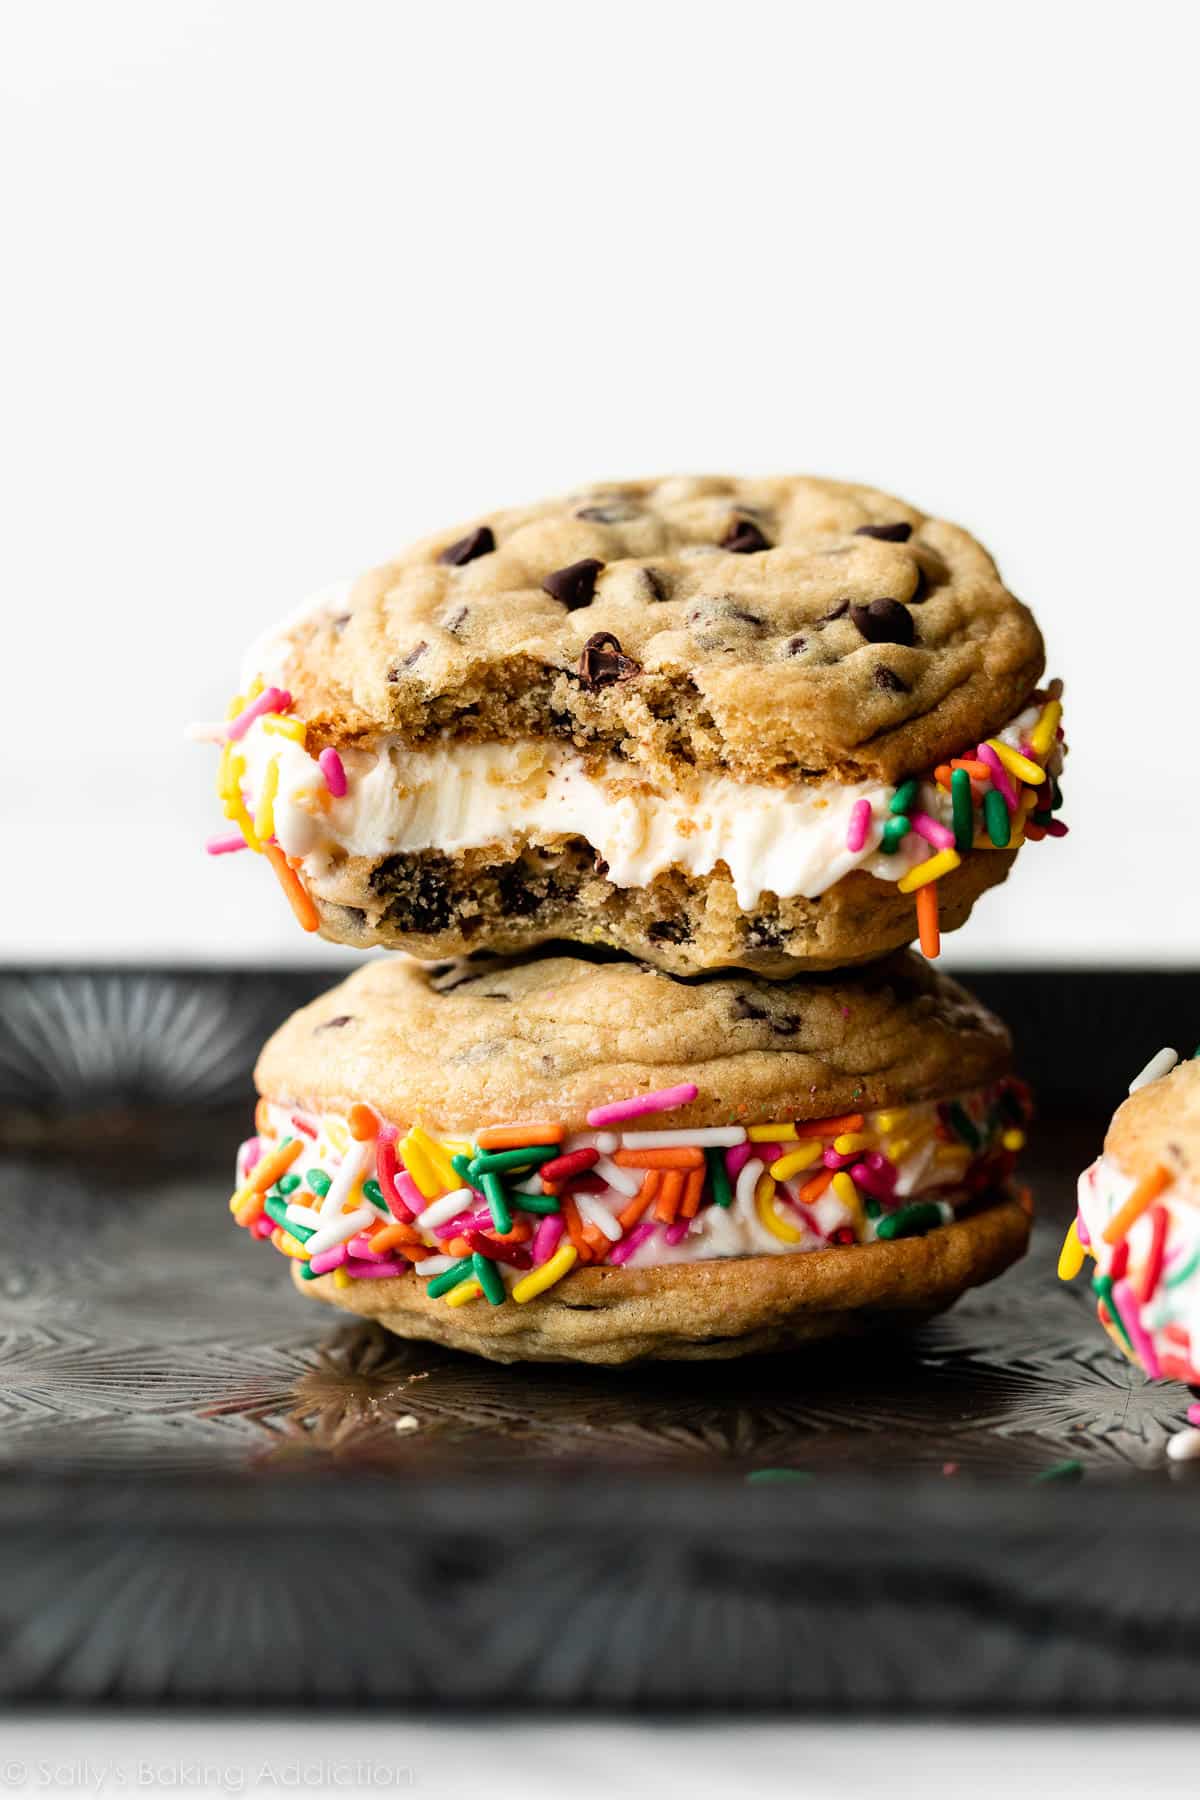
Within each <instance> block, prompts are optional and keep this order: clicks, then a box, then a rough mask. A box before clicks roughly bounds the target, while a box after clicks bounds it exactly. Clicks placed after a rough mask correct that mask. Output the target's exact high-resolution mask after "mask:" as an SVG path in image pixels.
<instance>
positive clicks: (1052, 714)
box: [1029, 700, 1062, 756]
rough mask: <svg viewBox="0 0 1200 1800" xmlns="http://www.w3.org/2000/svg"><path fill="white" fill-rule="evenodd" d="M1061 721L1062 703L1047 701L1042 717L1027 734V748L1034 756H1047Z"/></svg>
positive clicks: (1059, 701)
mask: <svg viewBox="0 0 1200 1800" xmlns="http://www.w3.org/2000/svg"><path fill="white" fill-rule="evenodd" d="M1061 719H1062V701H1061V700H1048V701H1047V702H1046V705H1045V706H1044V707H1043V708H1042V716H1041V718H1040V719H1039V720H1038V722H1037V724H1036V725H1035V726H1034V728H1033V730H1032V731H1031V732H1030V734H1029V747H1030V749H1031V750H1032V751H1033V753H1034V755H1035V756H1049V754H1050V749H1051V746H1052V745H1053V743H1054V736H1055V733H1056V732H1057V730H1058V727H1059V722H1060V720H1061Z"/></svg>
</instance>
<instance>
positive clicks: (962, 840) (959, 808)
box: [950, 769, 975, 850]
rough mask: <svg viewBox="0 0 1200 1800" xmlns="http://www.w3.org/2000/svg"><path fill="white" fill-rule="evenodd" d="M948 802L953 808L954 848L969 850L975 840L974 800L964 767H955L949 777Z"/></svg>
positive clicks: (969, 779)
mask: <svg viewBox="0 0 1200 1800" xmlns="http://www.w3.org/2000/svg"><path fill="white" fill-rule="evenodd" d="M950 804H951V806H952V808H953V809H954V848H955V849H956V850H969V849H970V848H971V845H972V844H973V843H974V842H975V802H974V800H973V799H972V798H971V777H970V776H969V775H968V774H967V771H966V770H965V769H955V771H954V773H953V774H952V775H951V777H950Z"/></svg>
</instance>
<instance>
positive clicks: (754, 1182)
mask: <svg viewBox="0 0 1200 1800" xmlns="http://www.w3.org/2000/svg"><path fill="white" fill-rule="evenodd" d="M762 1172H763V1163H762V1158H761V1157H758V1156H752V1157H751V1158H750V1161H749V1162H748V1163H743V1164H742V1170H741V1173H740V1175H739V1176H738V1178H737V1203H738V1205H739V1206H750V1205H751V1204H752V1203H753V1200H754V1190H755V1188H756V1187H757V1186H758V1178H759V1176H760V1175H761V1174H762Z"/></svg>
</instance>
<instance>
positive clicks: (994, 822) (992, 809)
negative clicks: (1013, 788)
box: [963, 769, 1012, 850]
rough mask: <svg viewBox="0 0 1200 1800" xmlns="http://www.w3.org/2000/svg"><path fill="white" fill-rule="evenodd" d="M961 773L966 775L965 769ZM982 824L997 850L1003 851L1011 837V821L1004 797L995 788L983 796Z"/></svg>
mask: <svg viewBox="0 0 1200 1800" xmlns="http://www.w3.org/2000/svg"><path fill="white" fill-rule="evenodd" d="M963 773H964V774H965V773H966V770H965V769H964V771H963ZM983 822H984V824H985V825H986V826H987V834H988V836H989V837H990V838H991V840H992V842H993V844H995V846H996V848H997V850H1003V849H1005V847H1006V846H1007V844H1008V840H1009V838H1010V837H1011V836H1012V820H1011V819H1010V818H1009V816H1008V808H1007V806H1005V804H1004V795H1003V794H998V793H997V792H996V790H995V788H989V789H988V791H987V793H986V794H985V795H984V796H983Z"/></svg>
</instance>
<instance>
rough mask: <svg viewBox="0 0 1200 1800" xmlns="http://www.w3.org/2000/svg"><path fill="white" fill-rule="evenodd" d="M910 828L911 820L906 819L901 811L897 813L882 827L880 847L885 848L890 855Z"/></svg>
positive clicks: (898, 846)
mask: <svg viewBox="0 0 1200 1800" xmlns="http://www.w3.org/2000/svg"><path fill="white" fill-rule="evenodd" d="M911 830H912V820H911V819H906V818H905V817H904V815H903V813H901V814H898V815H897V817H896V818H894V819H889V820H888V822H887V824H886V825H885V826H884V828H883V842H882V844H881V846H880V848H881V849H883V850H886V852H887V854H888V855H889V856H891V854H892V853H893V851H896V850H898V849H899V848H900V846H901V844H902V843H903V842H904V840H905V838H906V837H907V836H908V834H909V832H910V831H911Z"/></svg>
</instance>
